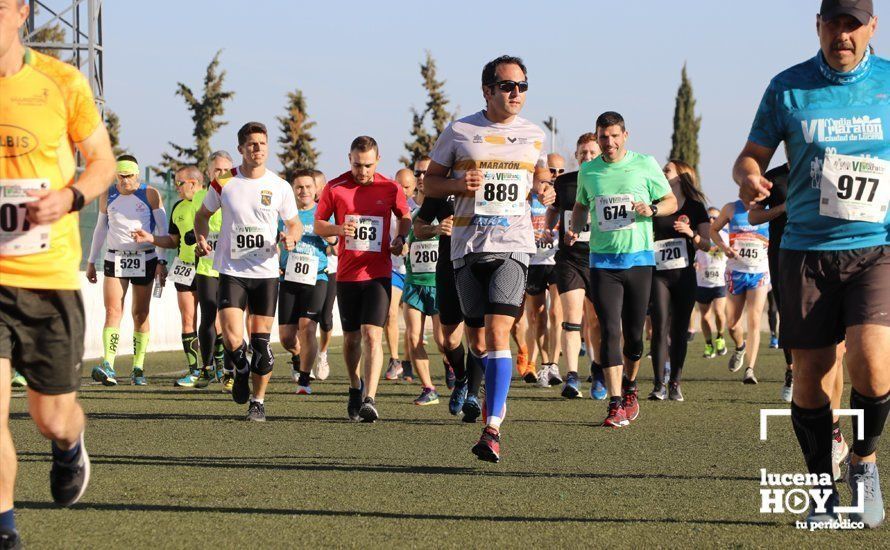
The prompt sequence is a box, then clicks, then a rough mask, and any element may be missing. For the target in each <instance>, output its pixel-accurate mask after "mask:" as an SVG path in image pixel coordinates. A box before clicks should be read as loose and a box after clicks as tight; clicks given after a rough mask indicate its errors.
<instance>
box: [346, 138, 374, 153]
mask: <svg viewBox="0 0 890 550" xmlns="http://www.w3.org/2000/svg"><path fill="white" fill-rule="evenodd" d="M372 149H373V150H374V151H375V152H376V153H377V154H378V155H379V154H380V149H379V148H378V147H377V140H375V139H374V138H372V137H371V136H359V137H357V138H355V139H354V140H352V145H350V146H349V152H350V153H351V152H352V151H358V152H359V153H367V152H368V151H370V150H372Z"/></svg>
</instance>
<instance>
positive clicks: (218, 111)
mask: <svg viewBox="0 0 890 550" xmlns="http://www.w3.org/2000/svg"><path fill="white" fill-rule="evenodd" d="M221 53H222V50H220V51H218V52H216V55H214V56H213V60H211V61H210V64H209V65H207V71H206V72H205V74H204V97H202V98H201V99H198V98H197V97H195V94H194V93H193V92H192V89H191V88H189V87H188V86H186V85H185V84H183V83H182V82H177V83H176V95H178V96H182V98H183V99H184V100H185V105H186V107H187V108H188V110H189V111H191V112H192V121H193V122H194V123H195V129H194V130H193V131H192V135H193V136H194V138H195V144H194V146H193V147H183V146H180V145H176V144H175V143H173V142H172V141H171V142H169V144H170V147H172V148H173V150H174V151H175V156H174V155H170V154H168V153H164V154H163V155H162V157H163V161H161V166H162V167H163V168H164V169H162V170H156V172H157V173H158V174H164V173H165V172H167V170H176V169H177V168H179V167H180V166H182V165H183V164H196V165H197V166H198V167H199V168H200V169H201V170H202V171H204V170H205V169H206V168H207V158H208V157H209V156H210V153H211V150H210V138H212V137H213V135H214V134H215V133H216V131H217V130H219V129H220V128H222V127H223V126H225V125H226V124H228V122H224V121H222V120H219V117H221V116H222V115H223V114H224V113H225V106H224V103H225V102H226V101H227V100H229V99H231V98H232V96H234V95H235V92H227V91H223V81H224V80H225V78H226V71H222V72H220V73H218V74H217V67H218V66H219V56H220V54H221Z"/></svg>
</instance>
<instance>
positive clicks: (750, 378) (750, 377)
mask: <svg viewBox="0 0 890 550" xmlns="http://www.w3.org/2000/svg"><path fill="white" fill-rule="evenodd" d="M742 383H743V384H749V385H752V386H753V385H754V384H756V383H757V377H756V376H754V369H752V368H751V367H748V368H746V369H745V377H744V378H742Z"/></svg>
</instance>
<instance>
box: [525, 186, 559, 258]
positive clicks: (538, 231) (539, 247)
mask: <svg viewBox="0 0 890 550" xmlns="http://www.w3.org/2000/svg"><path fill="white" fill-rule="evenodd" d="M531 214H532V229H534V232H535V255H534V256H532V259H531V261H530V262H529V265H553V264H555V263H556V258H555V256H556V251H557V250H559V240H558V239H557V238H555V237H556V236H555V235H554V238H552V239H550V238H548V233H550V229H549V228H548V227H547V207H546V206H544V205H543V204H542V203H541V201H539V200H538V195H537V194H535V193H532V199H531Z"/></svg>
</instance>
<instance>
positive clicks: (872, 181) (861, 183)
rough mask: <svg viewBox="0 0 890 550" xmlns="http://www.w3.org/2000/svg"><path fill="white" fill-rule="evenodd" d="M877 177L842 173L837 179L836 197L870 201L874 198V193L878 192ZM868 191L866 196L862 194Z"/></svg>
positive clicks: (878, 181)
mask: <svg viewBox="0 0 890 550" xmlns="http://www.w3.org/2000/svg"><path fill="white" fill-rule="evenodd" d="M879 183H880V180H879V179H878V178H865V177H862V176H857V177H855V178H854V177H853V176H850V175H847V174H844V175H842V176H841V177H840V178H838V180H837V198H839V199H841V200H850V199H852V200H854V201H862V200H864V201H866V202H872V201H873V200H875V194H876V193H877V192H878V184H879ZM866 191H868V195H867V196H866V198H863V195H865V194H866Z"/></svg>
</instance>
